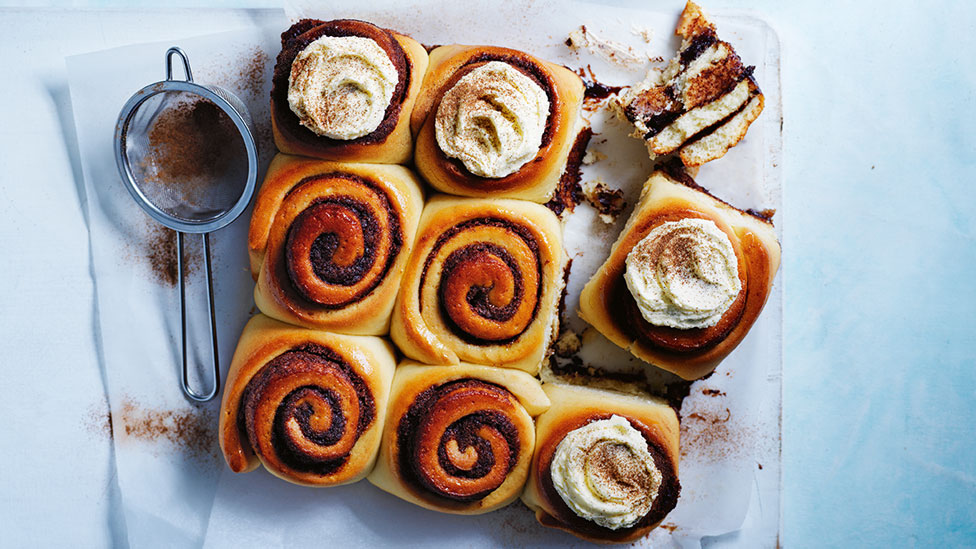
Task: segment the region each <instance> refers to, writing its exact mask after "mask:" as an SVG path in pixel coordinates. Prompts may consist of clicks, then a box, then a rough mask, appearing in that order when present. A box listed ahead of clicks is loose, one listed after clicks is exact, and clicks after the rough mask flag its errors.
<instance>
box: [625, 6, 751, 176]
mask: <svg viewBox="0 0 976 549" xmlns="http://www.w3.org/2000/svg"><path fill="white" fill-rule="evenodd" d="M675 34H677V35H679V36H681V37H682V38H683V39H684V42H683V44H682V49H681V50H680V51H679V52H678V54H677V55H678V57H677V59H676V61H674V62H678V63H679V64H680V66H681V71H684V70H685V68H687V66H688V65H690V64H691V63H692V61H694V60H695V59H696V58H697V57H698V56H699V55H701V54H702V53H703V52H705V51H706V50H708V49H709V48H711V47H721V48H724V49H726V50H727V51H728V55H726V56H725V57H723V58H722V59H721V61H719V62H718V63H714V64H712V65H710V66H708V67H706V68H704V69H702V70H701V72H699V73H698V74H697V75H695V76H694V78H693V79H692V80H691V81H689V82H688V83H687V84H686V85H685V89H684V90H683V92H682V91H679V90H677V89H676V86H675V84H674V83H673V80H672V81H671V82H664V83H662V84H660V85H658V86H654V87H652V88H650V89H648V90H645V91H643V92H641V93H640V94H639V95H637V96H636V97H634V98H633V99H632V100H631V101H630V103H628V104H627V105H626V106H624V107H623V109H622V112H623V115H624V116H625V117H626V118H627V119H628V120H630V122H631V123H634V124H639V127H640V128H641V131H643V132H644V134H643V138H644V139H645V140H647V141H648V147H649V148H650V149H651V151H652V153H653V154H657V155H665V154H671V153H673V152H676V151H677V152H678V153H679V154H678V157H679V158H680V159H681V161H682V162H683V163H684V164H685V165H688V166H698V165H701V164H703V163H705V162H708V161H711V160H714V159H716V158H720V157H721V156H723V155H724V154H725V153H726V152H727V151H728V150H729V149H730V148H732V147H734V146H735V145H736V144H738V143H739V141H741V140H742V138H743V137H745V134H746V131H747V130H748V128H749V125H750V124H751V123H752V121H753V120H755V118H756V117H757V116H758V113H759V112H762V106H763V96H762V91H761V90H760V89H759V85H758V84H757V83H756V81H755V79H754V78H753V75H752V73H753V70H754V69H755V67H746V66H744V65H743V64H742V61H741V59H740V58H739V56H738V54H736V52H735V49H734V48H733V47H732V45H731V44H729V43H728V42H724V41H722V40H719V38H718V36H717V33H716V29H715V26H714V24H712V23H711V21H709V20H708V18H707V17H706V15H705V14H704V12H703V11H702V10H701V8H700V7H698V6H697V5H696V4H694V3H693V2H688V3H687V5H686V6H685V9H684V11H683V12H682V14H681V17H680V18H679V20H678V25H677V27H676V28H675ZM679 74H681V73H679ZM743 81H747V82H748V86H749V95H748V96H747V98H746V100H745V101H744V102H743V103H742V105H741V106H740V107H739V108H738V109H737V110H736V111H734V112H732V113H730V114H728V115H727V116H725V117H723V118H722V119H721V120H718V121H717V122H715V123H713V124H711V125H709V126H708V127H705V128H702V129H701V130H700V131H698V132H697V133H695V134H694V135H690V136H687V137H686V138H685V139H684V141H683V142H682V143H680V144H678V145H677V146H673V145H672V144H669V145H663V144H660V143H658V142H657V141H655V140H654V138H655V136H657V135H658V134H659V133H661V132H662V131H664V129H665V128H667V127H668V126H670V125H671V124H672V123H673V122H674V121H675V120H677V119H678V118H679V117H681V116H682V115H684V114H685V113H688V112H690V111H693V110H694V109H697V108H700V107H705V106H707V105H709V104H710V103H713V102H715V101H718V100H720V99H721V98H723V97H724V96H725V95H727V94H728V93H730V92H732V91H733V90H734V89H735V88H736V86H738V85H739V84H740V83H741V82H743ZM755 97H759V101H760V102H759V108H758V112H756V114H755V115H754V116H750V117H749V119H748V121H747V123H746V124H745V125H744V126H743V127H742V128H741V129H740V130H739V131H738V132H736V133H735V135H730V136H729V138H728V139H727V140H726V141H725V142H724V143H723V144H722V146H720V147H715V150H714V152H711V153H709V154H706V155H705V156H704V157H700V156H695V155H693V154H691V153H690V152H687V151H686V149H687V148H688V147H690V146H691V145H693V144H695V143H697V142H698V141H700V140H701V139H703V138H705V137H706V136H709V135H711V134H713V133H715V132H717V131H719V130H721V129H722V128H723V127H724V126H726V124H728V123H729V122H730V121H732V119H733V118H734V117H735V116H736V115H738V114H740V113H741V112H742V110H743V109H745V108H747V106H748V105H749V104H750V102H751V101H752V100H753V99H754V98H755Z"/></svg>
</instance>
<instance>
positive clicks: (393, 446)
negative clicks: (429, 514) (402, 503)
mask: <svg viewBox="0 0 976 549" xmlns="http://www.w3.org/2000/svg"><path fill="white" fill-rule="evenodd" d="M548 406H549V400H548V398H546V396H545V394H544V393H543V392H542V389H541V388H540V386H539V382H538V381H537V380H536V379H535V378H533V377H531V376H529V375H528V374H526V373H524V372H519V371H514V370H501V369H497V368H491V367H488V366H476V365H469V364H461V365H458V366H424V365H420V364H416V363H409V362H408V363H404V364H401V365H400V366H399V367H398V368H397V372H396V377H395V379H394V381H393V389H392V391H391V396H390V408H389V414H388V416H387V421H386V427H385V428H384V434H383V446H382V448H381V449H380V457H379V460H378V461H377V464H376V468H375V469H374V470H373V472H372V473H371V474H370V475H369V481H370V482H372V483H373V484H375V485H376V486H378V487H379V488H381V489H383V490H385V491H387V492H390V493H391V494H394V495H396V496H398V497H400V498H403V499H405V500H407V501H410V502H412V503H415V504H417V505H420V506H423V507H426V508H428V509H433V510H436V511H442V512H446V513H456V514H479V513H486V512H488V511H491V510H494V509H497V508H499V507H502V506H504V505H507V504H508V503H510V502H511V501H513V500H514V499H515V498H516V497H518V495H519V493H520V492H521V490H522V486H523V484H524V483H525V478H526V475H527V474H528V467H529V462H530V461H531V459H532V451H533V448H534V444H535V425H534V424H533V421H532V418H533V417H534V416H536V415H538V414H540V413H542V412H543V411H544V410H545V409H546V408H547V407H548Z"/></svg>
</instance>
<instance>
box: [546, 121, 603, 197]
mask: <svg viewBox="0 0 976 549" xmlns="http://www.w3.org/2000/svg"><path fill="white" fill-rule="evenodd" d="M592 137H593V130H592V129H591V128H590V127H588V126H587V127H586V128H583V129H582V130H580V132H579V134H577V136H576V141H575V142H574V143H573V148H572V149H571V150H570V151H569V157H568V158H567V160H566V169H565V170H563V174H562V175H561V176H560V177H559V185H558V186H556V192H555V193H554V194H553V196H552V199H551V200H549V202H546V207H547V208H549V209H550V210H552V211H553V213H555V214H556V215H562V213H563V212H564V211H567V210H568V211H569V212H570V213H572V212H573V210H574V209H575V208H576V206H577V205H578V204H579V203H580V202H581V201H582V200H583V188H582V187H581V186H580V181H581V180H582V179H583V173H582V172H581V171H580V167H581V166H582V164H583V157H584V156H585V155H586V147H587V145H589V144H590V138H592Z"/></svg>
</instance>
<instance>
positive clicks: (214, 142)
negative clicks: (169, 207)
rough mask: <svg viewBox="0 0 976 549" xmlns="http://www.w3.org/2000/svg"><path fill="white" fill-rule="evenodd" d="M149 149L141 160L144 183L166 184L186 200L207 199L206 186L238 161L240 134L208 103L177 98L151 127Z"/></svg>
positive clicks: (196, 202) (227, 118)
mask: <svg viewBox="0 0 976 549" xmlns="http://www.w3.org/2000/svg"><path fill="white" fill-rule="evenodd" d="M148 138H149V150H148V151H147V154H146V156H145V157H144V158H143V160H142V168H143V171H144V174H145V175H144V177H145V181H146V182H147V183H149V184H152V185H157V186H161V187H166V190H168V191H170V192H173V193H175V198H176V199H177V200H179V201H182V202H186V203H189V204H200V203H203V202H205V198H206V193H207V192H208V190H209V189H208V187H209V185H210V184H211V183H212V182H214V181H216V180H219V179H220V178H222V177H223V176H224V175H225V174H226V173H227V172H228V170H229V169H230V168H231V164H232V162H234V161H235V160H237V159H238V156H237V150H238V149H239V147H240V145H239V141H240V139H241V138H240V132H238V130H237V127H236V126H235V125H234V122H233V121H232V120H231V119H230V117H229V116H227V114H226V113H225V112H224V111H222V110H221V109H220V107H218V106H217V105H216V104H214V103H213V102H212V101H210V100H208V99H205V98H203V97H198V96H194V97H193V98H191V99H182V98H181V99H180V100H179V102H178V103H176V104H175V105H173V106H171V107H168V108H166V109H165V110H164V111H163V112H161V113H160V114H159V116H157V117H156V119H155V120H153V122H152V126H150V128H149V135H148Z"/></svg>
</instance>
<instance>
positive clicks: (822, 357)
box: [0, 0, 976, 548]
mask: <svg viewBox="0 0 976 549" xmlns="http://www.w3.org/2000/svg"><path fill="white" fill-rule="evenodd" d="M2 3H3V4H7V2H2ZM43 4H44V5H47V4H48V3H46V2H45V3H43ZM153 4H158V2H150V1H143V2H138V3H136V4H135V5H141V6H150V5H153ZM170 4H172V3H170ZM194 4H195V3H194V2H188V1H185V2H177V3H175V4H172V5H194ZM268 4H269V3H268V2H261V1H246V0H225V1H220V2H214V3H213V5H215V6H223V7H228V6H241V7H264V6H267V5H268ZM751 4H752V5H751V8H752V9H753V10H754V11H755V12H756V14H757V15H759V16H760V17H762V18H763V19H766V20H767V21H769V22H770V23H771V24H772V25H773V27H774V28H775V29H776V30H777V31H778V32H779V35H780V39H781V42H782V52H783V58H782V80H783V102H784V135H785V149H784V159H783V164H784V165H783V169H784V181H785V183H784V187H785V195H784V197H785V198H784V211H783V212H782V215H781V216H777V217H778V218H781V219H782V221H781V222H782V223H784V230H785V238H784V243H783V244H784V265H783V276H784V283H785V288H786V301H785V327H784V333H785V342H784V355H785V364H784V379H785V382H784V383H785V390H784V391H785V393H784V401H785V412H784V435H783V459H784V488H783V490H784V493H783V505H784V511H783V518H784V523H783V543H784V545H785V546H787V547H791V548H792V547H860V546H877V547H888V546H897V547H902V546H916V545H917V546H923V547H933V546H934V547H950V546H952V547H958V546H974V547H976V443H974V426H973V422H974V419H976V335H974V334H976V331H974V330H976V284H974V282H976V276H974V272H976V221H974V219H976V218H974V215H973V214H972V210H973V209H974V208H976V198H974V195H973V192H974V191H973V187H974V186H976V170H974V168H976V166H974V165H976V131H974V130H973V129H972V125H973V124H976V62H974V61H973V59H972V52H973V51H974V48H976V38H974V34H976V6H974V5H971V4H966V3H962V2H959V3H945V4H946V5H945V6H943V7H942V8H937V7H934V5H927V6H924V7H917V6H916V3H914V2H872V3H863V4H861V5H856V6H852V5H848V3H839V2H838V3H830V2H804V3H802V4H799V3H782V2H778V1H772V0H769V1H757V2H752V3H751ZM38 5H41V4H40V3H39V4H38ZM60 5H87V6H120V5H125V4H124V3H121V2H97V1H92V2H76V3H72V2H64V3H60ZM672 6H673V7H674V8H675V9H676V10H677V9H678V7H680V2H675V1H668V2H661V3H660V5H659V6H658V5H655V7H662V8H665V7H672ZM706 7H709V8H715V9H718V8H738V7H741V6H740V5H738V4H735V3H731V2H728V1H718V0H716V1H712V2H706ZM0 27H2V23H0ZM0 30H2V28H0Z"/></svg>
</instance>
